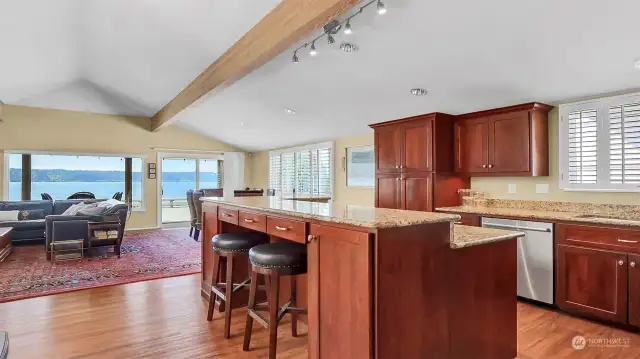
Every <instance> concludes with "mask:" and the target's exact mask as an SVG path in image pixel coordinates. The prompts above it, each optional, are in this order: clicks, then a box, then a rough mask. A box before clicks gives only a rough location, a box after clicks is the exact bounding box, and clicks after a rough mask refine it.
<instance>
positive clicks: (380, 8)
mask: <svg viewBox="0 0 640 359" xmlns="http://www.w3.org/2000/svg"><path fill="white" fill-rule="evenodd" d="M376 7H377V8H378V14H380V15H384V14H386V13H387V7H386V6H385V5H384V3H383V2H382V1H380V0H378V3H377V4H376Z"/></svg>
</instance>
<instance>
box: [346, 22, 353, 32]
mask: <svg viewBox="0 0 640 359" xmlns="http://www.w3.org/2000/svg"><path fill="white" fill-rule="evenodd" d="M349 21H351V20H347V24H346V25H344V33H345V34H346V35H351V34H352V33H353V30H351V23H350V22H349Z"/></svg>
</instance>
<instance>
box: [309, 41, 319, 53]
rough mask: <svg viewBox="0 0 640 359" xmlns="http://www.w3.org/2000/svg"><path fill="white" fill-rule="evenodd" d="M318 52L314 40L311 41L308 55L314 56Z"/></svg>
mask: <svg viewBox="0 0 640 359" xmlns="http://www.w3.org/2000/svg"><path fill="white" fill-rule="evenodd" d="M317 54H318V50H316V42H315V41H314V42H312V43H311V50H309V55H311V56H316V55H317Z"/></svg>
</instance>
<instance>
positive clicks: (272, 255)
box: [242, 242, 307, 359]
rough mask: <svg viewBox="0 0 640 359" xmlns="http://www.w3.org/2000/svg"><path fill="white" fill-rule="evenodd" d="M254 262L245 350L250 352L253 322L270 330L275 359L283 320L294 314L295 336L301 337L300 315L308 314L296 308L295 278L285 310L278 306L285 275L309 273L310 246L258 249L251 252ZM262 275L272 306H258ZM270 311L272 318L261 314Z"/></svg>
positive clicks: (271, 356)
mask: <svg viewBox="0 0 640 359" xmlns="http://www.w3.org/2000/svg"><path fill="white" fill-rule="evenodd" d="M249 260H250V261H251V267H252V271H251V286H250V287H249V306H248V310H247V324H246V327H245V330H244V345H243V347H242V349H243V350H244V351H248V350H249V345H250V342H251V331H252V329H253V320H254V319H255V320H257V321H258V323H260V325H262V326H263V327H265V328H267V329H269V359H275V357H276V346H277V341H278V323H279V322H280V320H281V319H282V317H283V316H284V315H285V314H287V313H290V314H291V335H292V336H294V337H295V336H297V335H298V332H297V330H298V329H297V319H298V318H297V314H298V313H303V314H306V313H307V310H306V309H304V308H296V307H295V306H296V285H295V283H296V281H295V278H291V279H292V280H291V297H290V298H289V302H287V303H286V304H285V305H284V306H283V307H282V308H279V307H278V294H279V291H280V277H281V276H295V275H299V274H305V273H307V246H306V245H304V244H300V243H295V242H278V243H272V244H263V245H259V246H255V247H253V248H251V250H249ZM258 274H262V275H264V278H265V281H266V283H267V287H268V295H267V298H268V299H267V301H268V305H264V304H256V292H257V290H258ZM267 309H268V310H269V319H268V320H267V319H265V318H264V317H263V316H262V315H260V313H259V312H258V311H260V310H263V311H264V310H267Z"/></svg>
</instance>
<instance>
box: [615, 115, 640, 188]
mask: <svg viewBox="0 0 640 359" xmlns="http://www.w3.org/2000/svg"><path fill="white" fill-rule="evenodd" d="M609 128H610V129H609V136H610V145H609V158H610V163H609V181H610V182H611V183H614V184H640V103H629V104H619V105H616V106H611V107H609Z"/></svg>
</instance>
